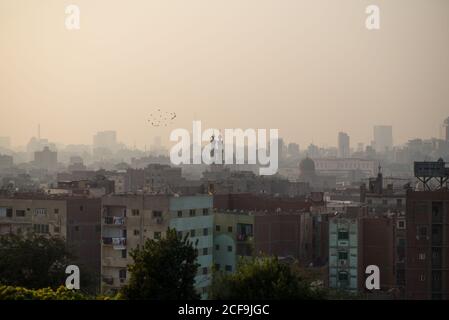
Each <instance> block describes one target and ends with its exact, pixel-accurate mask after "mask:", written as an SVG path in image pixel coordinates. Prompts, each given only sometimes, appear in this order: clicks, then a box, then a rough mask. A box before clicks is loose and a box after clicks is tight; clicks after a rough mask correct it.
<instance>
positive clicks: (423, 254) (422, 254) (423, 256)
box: [418, 253, 426, 260]
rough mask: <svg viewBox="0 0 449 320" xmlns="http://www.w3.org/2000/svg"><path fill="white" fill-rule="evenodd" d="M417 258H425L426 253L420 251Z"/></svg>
mask: <svg viewBox="0 0 449 320" xmlns="http://www.w3.org/2000/svg"><path fill="white" fill-rule="evenodd" d="M418 259H419V260H426V254H425V253H420V254H419V255H418Z"/></svg>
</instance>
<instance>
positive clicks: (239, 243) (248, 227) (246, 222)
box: [213, 211, 255, 272]
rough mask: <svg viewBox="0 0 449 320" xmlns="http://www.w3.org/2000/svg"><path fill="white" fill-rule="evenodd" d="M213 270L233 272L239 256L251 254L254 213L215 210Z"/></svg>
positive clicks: (252, 253)
mask: <svg viewBox="0 0 449 320" xmlns="http://www.w3.org/2000/svg"><path fill="white" fill-rule="evenodd" d="M214 218H215V221H214V224H215V227H214V248H213V254H214V265H215V270H217V271H224V272H235V270H236V268H237V265H238V260H239V258H240V257H247V256H252V255H254V254H255V250H254V218H255V217H254V215H252V214H249V213H248V212H246V213H235V212H225V211H217V212H215V213H214Z"/></svg>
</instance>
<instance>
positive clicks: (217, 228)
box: [215, 224, 221, 232]
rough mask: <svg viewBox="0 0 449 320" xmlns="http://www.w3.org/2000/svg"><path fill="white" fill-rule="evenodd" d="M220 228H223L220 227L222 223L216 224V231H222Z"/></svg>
mask: <svg viewBox="0 0 449 320" xmlns="http://www.w3.org/2000/svg"><path fill="white" fill-rule="evenodd" d="M220 229H221V227H220V225H219V224H217V225H216V226H215V231H218V232H219V231H220Z"/></svg>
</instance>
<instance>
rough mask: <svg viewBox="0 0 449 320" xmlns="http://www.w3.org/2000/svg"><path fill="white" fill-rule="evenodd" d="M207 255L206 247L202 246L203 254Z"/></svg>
mask: <svg viewBox="0 0 449 320" xmlns="http://www.w3.org/2000/svg"><path fill="white" fill-rule="evenodd" d="M207 255H208V250H207V248H203V256H207Z"/></svg>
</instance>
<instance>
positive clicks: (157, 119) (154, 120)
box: [148, 109, 176, 127]
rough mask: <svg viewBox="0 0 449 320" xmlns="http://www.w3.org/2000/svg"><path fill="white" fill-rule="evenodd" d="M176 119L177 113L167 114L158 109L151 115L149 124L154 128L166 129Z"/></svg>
mask: <svg viewBox="0 0 449 320" xmlns="http://www.w3.org/2000/svg"><path fill="white" fill-rule="evenodd" d="M175 119H176V113H175V112H167V111H162V110H161V109H157V111H155V112H153V113H151V114H150V118H149V119H148V122H149V123H150V125H151V126H153V127H166V126H168V125H169V124H172V123H173V121H174V120H175Z"/></svg>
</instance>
